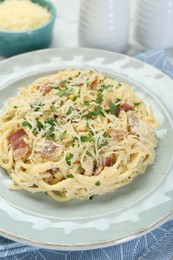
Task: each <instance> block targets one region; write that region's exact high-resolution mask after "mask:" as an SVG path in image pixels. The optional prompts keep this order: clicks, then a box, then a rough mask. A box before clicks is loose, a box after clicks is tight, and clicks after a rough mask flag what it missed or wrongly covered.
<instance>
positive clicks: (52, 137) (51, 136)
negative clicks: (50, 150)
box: [44, 127, 55, 140]
mask: <svg viewBox="0 0 173 260" xmlns="http://www.w3.org/2000/svg"><path fill="white" fill-rule="evenodd" d="M44 137H48V138H50V139H51V140H53V139H55V133H54V127H51V128H50V129H49V130H48V132H46V133H45V134H44Z"/></svg>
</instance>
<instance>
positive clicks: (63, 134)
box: [59, 130, 67, 141]
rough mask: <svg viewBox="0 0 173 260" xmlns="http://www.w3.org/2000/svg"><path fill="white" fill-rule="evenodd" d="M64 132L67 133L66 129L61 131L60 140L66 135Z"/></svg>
mask: <svg viewBox="0 0 173 260" xmlns="http://www.w3.org/2000/svg"><path fill="white" fill-rule="evenodd" d="M66 134H67V131H66V130H65V131H64V132H63V133H61V134H60V136H59V139H60V141H62V140H63V139H64V137H65V136H66Z"/></svg>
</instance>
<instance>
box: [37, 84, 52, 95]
mask: <svg viewBox="0 0 173 260" xmlns="http://www.w3.org/2000/svg"><path fill="white" fill-rule="evenodd" d="M39 90H41V92H43V93H44V94H47V93H49V92H50V91H51V88H50V87H49V86H48V85H46V84H45V85H40V86H39Z"/></svg>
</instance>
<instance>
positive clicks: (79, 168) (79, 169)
mask: <svg viewBox="0 0 173 260" xmlns="http://www.w3.org/2000/svg"><path fill="white" fill-rule="evenodd" d="M77 171H79V172H81V171H83V168H82V166H81V165H80V164H79V166H78V167H77Z"/></svg>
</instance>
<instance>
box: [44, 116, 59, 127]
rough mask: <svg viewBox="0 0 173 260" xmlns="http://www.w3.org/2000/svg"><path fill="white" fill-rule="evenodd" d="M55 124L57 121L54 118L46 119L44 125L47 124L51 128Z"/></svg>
mask: <svg viewBox="0 0 173 260" xmlns="http://www.w3.org/2000/svg"><path fill="white" fill-rule="evenodd" d="M56 122H57V119H56V118H54V117H52V118H47V119H46V120H45V123H46V124H49V125H51V126H55V125H56Z"/></svg>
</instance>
